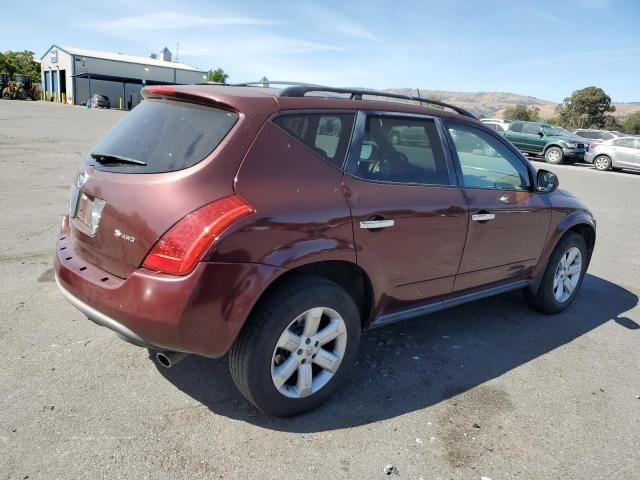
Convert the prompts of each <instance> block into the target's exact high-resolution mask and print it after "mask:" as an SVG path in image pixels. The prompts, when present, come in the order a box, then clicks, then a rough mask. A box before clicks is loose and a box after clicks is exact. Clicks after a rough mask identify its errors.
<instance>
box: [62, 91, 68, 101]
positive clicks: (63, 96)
mask: <svg viewBox="0 0 640 480" xmlns="http://www.w3.org/2000/svg"><path fill="white" fill-rule="evenodd" d="M61 95H62V103H67V99H66V98H65V94H64V93H62V94H61Z"/></svg>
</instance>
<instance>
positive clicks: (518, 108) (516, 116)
mask: <svg viewBox="0 0 640 480" xmlns="http://www.w3.org/2000/svg"><path fill="white" fill-rule="evenodd" d="M503 117H504V119H505V120H523V121H525V122H537V121H538V120H540V109H539V108H538V107H535V106H534V107H527V106H526V105H522V104H518V105H515V106H513V107H507V108H505V110H504V114H503Z"/></svg>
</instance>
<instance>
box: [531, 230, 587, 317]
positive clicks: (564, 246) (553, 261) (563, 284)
mask: <svg viewBox="0 0 640 480" xmlns="http://www.w3.org/2000/svg"><path fill="white" fill-rule="evenodd" d="M587 255H588V252H587V244H586V242H585V241H584V238H583V237H582V236H581V235H579V234H577V233H569V234H567V235H566V236H565V237H563V238H562V239H561V240H560V242H559V243H558V245H557V246H556V248H555V250H554V251H553V253H552V254H551V257H550V258H549V263H548V264H547V269H546V270H545V273H544V276H543V277H542V282H541V283H540V287H539V288H538V291H537V292H536V293H535V294H531V293H530V292H525V299H526V301H527V303H528V304H529V305H530V306H531V307H533V308H535V309H536V310H539V311H541V312H544V313H548V314H552V313H559V312H561V311H563V310H564V309H565V308H567V307H568V306H569V305H571V303H572V302H573V301H574V300H575V298H576V295H577V293H578V290H579V289H580V286H581V285H582V280H583V279H584V274H585V272H586V269H587V262H588V256H587Z"/></svg>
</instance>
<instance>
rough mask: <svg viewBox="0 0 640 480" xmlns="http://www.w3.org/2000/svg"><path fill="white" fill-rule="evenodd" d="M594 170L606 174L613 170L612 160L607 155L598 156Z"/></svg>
mask: <svg viewBox="0 0 640 480" xmlns="http://www.w3.org/2000/svg"><path fill="white" fill-rule="evenodd" d="M593 168H595V169H596V170H600V171H601V172H605V171H607V170H609V169H610V168H611V159H610V158H609V157H607V156H606V155H598V156H597V157H596V158H594V159H593Z"/></svg>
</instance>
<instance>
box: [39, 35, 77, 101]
mask: <svg viewBox="0 0 640 480" xmlns="http://www.w3.org/2000/svg"><path fill="white" fill-rule="evenodd" d="M72 58H73V57H72V56H71V55H69V54H68V53H65V52H63V51H62V50H60V49H58V48H56V47H54V48H52V49H50V50H49V51H48V52H47V54H46V55H45V56H44V57H43V58H42V62H41V63H40V72H41V74H42V82H43V83H42V86H43V88H44V77H45V75H44V72H47V71H48V72H51V74H50V75H55V76H56V80H55V81H51V80H50V81H49V85H48V87H49V93H50V94H51V93H53V89H52V87H53V85H54V84H55V86H56V93H59V92H58V91H57V90H58V87H59V86H60V83H61V82H59V81H58V80H57V75H59V71H62V70H64V76H65V81H64V83H65V84H66V89H67V94H66V96H65V97H66V98H65V101H66V102H67V103H72V102H73V98H72V97H73V77H72V75H73V71H72V69H73V61H72ZM50 78H51V77H50ZM57 99H58V101H61V98H60V96H59V95H57Z"/></svg>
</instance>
